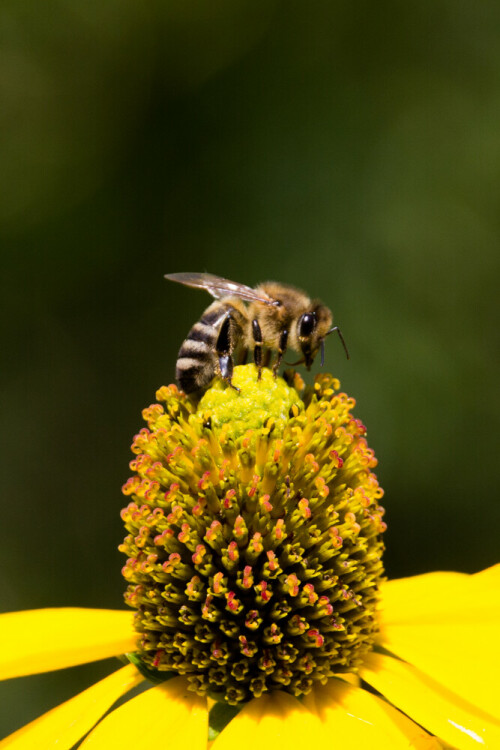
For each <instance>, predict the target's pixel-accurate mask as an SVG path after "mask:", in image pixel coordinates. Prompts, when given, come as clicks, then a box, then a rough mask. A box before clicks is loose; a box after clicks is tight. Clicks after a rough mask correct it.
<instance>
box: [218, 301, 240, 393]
mask: <svg viewBox="0 0 500 750" xmlns="http://www.w3.org/2000/svg"><path fill="white" fill-rule="evenodd" d="M231 320H232V318H231V313H230V312H228V313H227V315H226V316H225V317H224V319H223V321H222V325H221V327H220V331H219V335H218V336H217V342H216V344H215V350H216V352H217V356H218V358H219V370H220V374H221V378H223V379H224V380H225V381H226V382H227V384H228V385H230V386H231V388H234V390H235V391H239V390H240V389H239V388H236V386H235V385H233V383H232V380H233V358H232V356H231V349H232V346H231Z"/></svg>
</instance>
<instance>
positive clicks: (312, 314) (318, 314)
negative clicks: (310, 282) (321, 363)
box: [297, 303, 332, 370]
mask: <svg viewBox="0 0 500 750" xmlns="http://www.w3.org/2000/svg"><path fill="white" fill-rule="evenodd" d="M331 325H332V314H331V312H330V310H329V309H328V308H327V307H326V306H325V305H322V304H320V303H317V304H314V303H313V306H312V308H311V309H310V310H307V311H306V312H305V313H303V314H302V315H301V316H300V317H299V319H298V321H297V338H298V341H299V346H300V349H301V352H302V355H303V357H304V362H305V365H306V367H307V369H308V370H309V369H310V367H311V365H312V363H313V362H314V358H315V356H316V354H317V353H318V350H319V348H320V347H321V349H322V350H323V339H324V338H325V336H327V335H328V333H329V329H330V327H331ZM321 359H323V354H322V356H321Z"/></svg>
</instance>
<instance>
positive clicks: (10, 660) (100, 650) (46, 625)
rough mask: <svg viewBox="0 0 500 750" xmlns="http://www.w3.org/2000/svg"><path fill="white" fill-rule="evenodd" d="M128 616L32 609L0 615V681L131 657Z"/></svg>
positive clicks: (132, 636)
mask: <svg viewBox="0 0 500 750" xmlns="http://www.w3.org/2000/svg"><path fill="white" fill-rule="evenodd" d="M136 639H137V633H134V630H133V627H132V614H131V613H129V612H121V611H117V610H111V609H79V608H61V609H34V610H26V611H24V612H9V613H8V614H3V615H0V644H1V645H2V648H1V653H0V679H2V680H5V679H7V678H8V677H20V676H22V675H27V674H36V673H38V672H47V671H49V670H53V669H61V668H62V667H70V666H73V665H74V664H83V663H85V662H88V661H97V660H98V659H105V658H107V657H109V656H116V655H118V654H123V653H126V652H127V651H134V650H135V648H136V645H135V643H136Z"/></svg>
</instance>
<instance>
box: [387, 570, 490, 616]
mask: <svg viewBox="0 0 500 750" xmlns="http://www.w3.org/2000/svg"><path fill="white" fill-rule="evenodd" d="M452 615H455V616H456V617H457V618H458V619H459V620H460V622H472V623H481V622H483V623H487V622H495V623H498V622H499V621H500V565H495V566H493V567H492V568H488V569H487V570H484V571H482V572H480V573H476V574H475V575H466V574H465V573H442V572H437V573H426V574H424V575H420V576H413V577H411V578H400V579H396V580H393V581H386V582H385V583H383V584H382V586H381V604H380V616H381V621H382V624H383V625H402V624H405V623H410V624H417V623H419V624H420V623H439V622H446V623H449V621H450V617H451V616H452Z"/></svg>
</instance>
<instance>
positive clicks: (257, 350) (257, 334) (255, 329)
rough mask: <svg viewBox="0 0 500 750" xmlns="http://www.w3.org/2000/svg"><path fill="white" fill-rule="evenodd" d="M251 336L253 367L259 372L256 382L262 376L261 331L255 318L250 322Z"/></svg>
mask: <svg viewBox="0 0 500 750" xmlns="http://www.w3.org/2000/svg"><path fill="white" fill-rule="evenodd" d="M252 335H253V340H254V342H255V346H254V348H253V361H254V362H255V366H256V367H257V369H258V371H259V374H258V376H257V380H260V379H261V376H262V331H261V330H260V325H259V321H258V320H257V318H254V319H253V320H252Z"/></svg>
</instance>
